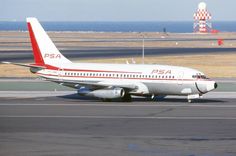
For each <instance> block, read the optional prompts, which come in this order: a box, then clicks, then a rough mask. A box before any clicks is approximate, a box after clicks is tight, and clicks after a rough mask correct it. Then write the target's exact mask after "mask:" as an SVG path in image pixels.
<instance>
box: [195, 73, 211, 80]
mask: <svg viewBox="0 0 236 156" xmlns="http://www.w3.org/2000/svg"><path fill="white" fill-rule="evenodd" d="M192 78H194V79H209V78H207V77H206V76H205V75H201V74H196V75H193V76H192Z"/></svg>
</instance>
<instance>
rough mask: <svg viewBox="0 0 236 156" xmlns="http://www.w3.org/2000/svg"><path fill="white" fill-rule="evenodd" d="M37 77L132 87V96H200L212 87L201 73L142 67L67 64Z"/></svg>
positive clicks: (46, 70)
mask: <svg viewBox="0 0 236 156" xmlns="http://www.w3.org/2000/svg"><path fill="white" fill-rule="evenodd" d="M37 74H38V75H39V76H42V77H45V78H48V79H55V80H60V81H61V82H63V81H68V80H69V81H76V82H94V83H100V84H103V83H105V84H109V83H110V84H111V85H114V84H117V85H123V84H125V85H134V86H138V87H137V89H136V90H134V91H132V92H130V94H132V95H195V94H199V95H202V94H204V93H207V92H209V91H211V90H213V89H215V88H216V83H215V82H214V81H212V80H209V79H206V78H205V77H204V74H203V73H202V72H199V71H197V70H194V69H191V68H185V67H177V66H166V65H143V64H98V63H69V64H63V65H60V64H57V65H55V67H50V68H47V69H43V70H40V71H39V72H37Z"/></svg>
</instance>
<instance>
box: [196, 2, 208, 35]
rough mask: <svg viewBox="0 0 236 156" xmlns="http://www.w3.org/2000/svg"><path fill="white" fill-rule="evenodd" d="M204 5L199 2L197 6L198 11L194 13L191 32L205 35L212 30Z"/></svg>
mask: <svg viewBox="0 0 236 156" xmlns="http://www.w3.org/2000/svg"><path fill="white" fill-rule="evenodd" d="M206 6H207V5H206V3H205V2H201V3H199V4H198V10H197V12H195V13H194V15H193V18H194V24H193V31H194V32H201V33H206V32H210V31H211V29H212V24H211V14H210V13H209V12H208V10H207V9H206Z"/></svg>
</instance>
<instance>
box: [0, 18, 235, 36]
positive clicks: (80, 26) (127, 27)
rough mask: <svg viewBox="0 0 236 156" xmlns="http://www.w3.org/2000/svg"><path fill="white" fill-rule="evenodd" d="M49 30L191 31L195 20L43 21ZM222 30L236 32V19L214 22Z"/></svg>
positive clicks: (1, 27)
mask: <svg viewBox="0 0 236 156" xmlns="http://www.w3.org/2000/svg"><path fill="white" fill-rule="evenodd" d="M41 24H42V25H43V27H44V28H45V29H46V30H47V31H95V32H163V29H164V28H165V29H166V31H167V32H177V33H190V32H192V31H193V22H192V21H189V22H41ZM212 25H213V28H214V29H217V30H219V31H221V32H236V21H232V22H212ZM26 30H27V27H26V22H3V21H1V22H0V31H26Z"/></svg>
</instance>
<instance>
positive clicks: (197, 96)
mask: <svg viewBox="0 0 236 156" xmlns="http://www.w3.org/2000/svg"><path fill="white" fill-rule="evenodd" d="M200 97H201V96H200V95H199V94H192V95H188V97H187V99H188V103H191V102H192V101H193V100H194V99H198V98H200Z"/></svg>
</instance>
